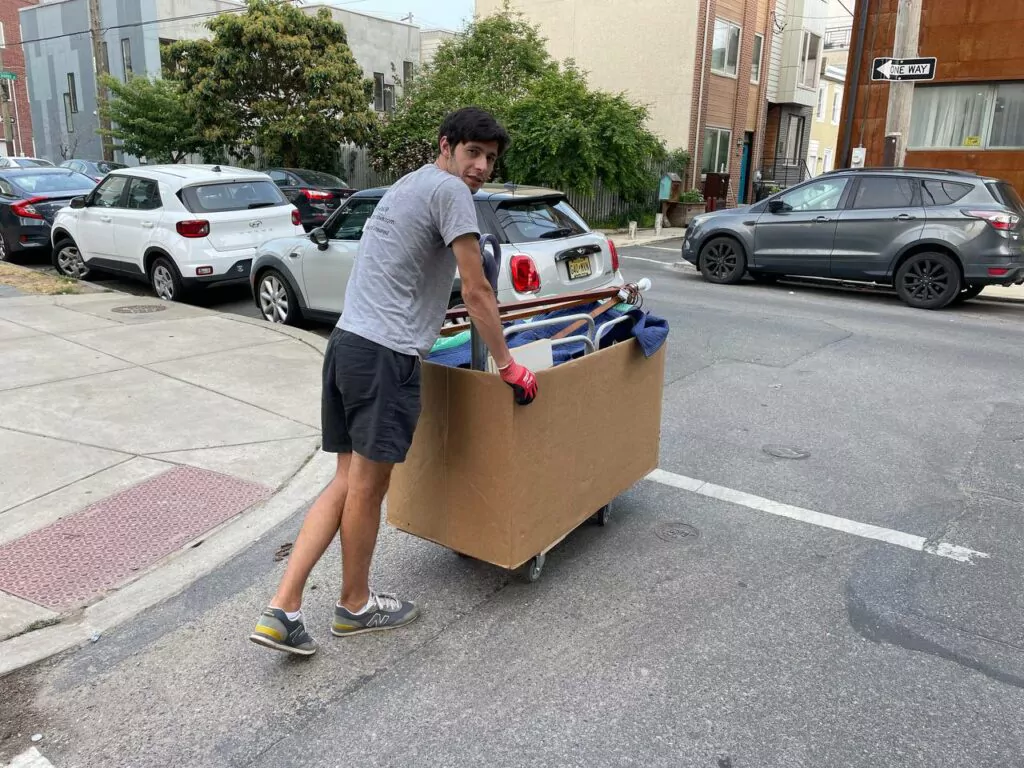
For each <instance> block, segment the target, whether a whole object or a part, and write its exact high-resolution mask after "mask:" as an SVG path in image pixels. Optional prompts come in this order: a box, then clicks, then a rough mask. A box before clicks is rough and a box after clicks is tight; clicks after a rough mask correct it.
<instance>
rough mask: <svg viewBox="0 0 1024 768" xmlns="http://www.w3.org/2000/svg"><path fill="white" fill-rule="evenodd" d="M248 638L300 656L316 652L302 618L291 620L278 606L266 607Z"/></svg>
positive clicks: (314, 643)
mask: <svg viewBox="0 0 1024 768" xmlns="http://www.w3.org/2000/svg"><path fill="white" fill-rule="evenodd" d="M249 639H250V640H252V641H253V642H254V643H256V644H257V645H262V646H264V647H266V648H273V649H274V650H275V651H285V652H287V653H296V654H298V655H300V656H312V655H313V653H315V652H316V642H315V641H314V640H313V638H312V637H310V636H309V633H308V632H306V627H305V625H303V623H302V619H301V618H300V619H296V620H295V621H291V620H290V619H289V618H288V614H286V613H285V612H284V611H282V610H281V609H280V608H269V607H268V608H266V609H265V610H264V611H263V613H262V614H260V620H259V621H258V622H257V623H256V628H255V629H254V630H253V631H252V634H251V635H249Z"/></svg>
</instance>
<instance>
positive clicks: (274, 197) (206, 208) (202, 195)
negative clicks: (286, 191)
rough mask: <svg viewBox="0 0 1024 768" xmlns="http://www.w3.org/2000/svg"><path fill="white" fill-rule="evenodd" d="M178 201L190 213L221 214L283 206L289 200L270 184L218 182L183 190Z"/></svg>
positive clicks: (265, 182) (259, 181) (270, 182)
mask: <svg viewBox="0 0 1024 768" xmlns="http://www.w3.org/2000/svg"><path fill="white" fill-rule="evenodd" d="M179 196H180V198H181V202H182V203H183V204H184V205H185V207H186V208H188V209H189V210H190V211H191V212H192V213H221V212H223V211H244V210H246V209H249V208H267V207H269V206H272V205H285V204H286V203H287V202H288V200H287V198H286V197H285V196H284V195H283V194H282V193H281V190H280V189H279V188H278V186H277V184H275V183H274V182H272V181H266V180H259V179H257V180H255V181H220V182H216V183H214V184H197V185H195V186H193V187H185V188H184V189H182V190H181V192H180V193H179Z"/></svg>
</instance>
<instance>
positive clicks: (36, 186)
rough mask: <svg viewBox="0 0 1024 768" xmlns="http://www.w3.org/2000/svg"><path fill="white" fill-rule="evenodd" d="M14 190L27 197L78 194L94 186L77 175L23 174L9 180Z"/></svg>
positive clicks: (91, 182)
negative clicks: (48, 193) (49, 193)
mask: <svg viewBox="0 0 1024 768" xmlns="http://www.w3.org/2000/svg"><path fill="white" fill-rule="evenodd" d="M11 182H12V185H13V186H14V188H15V190H18V189H20V190H21V191H22V192H24V193H27V194H28V195H39V194H44V193H47V192H80V191H82V190H83V189H89V188H90V187H92V186H94V182H93V180H92V179H90V178H87V177H85V176H80V175H79V174H77V173H25V174H18V176H17V177H15V178H13V179H11Z"/></svg>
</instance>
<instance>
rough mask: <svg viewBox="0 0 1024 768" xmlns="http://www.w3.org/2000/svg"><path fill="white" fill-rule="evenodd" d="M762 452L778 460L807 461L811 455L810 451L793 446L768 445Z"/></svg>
mask: <svg viewBox="0 0 1024 768" xmlns="http://www.w3.org/2000/svg"><path fill="white" fill-rule="evenodd" d="M761 450H762V451H764V452H765V453H767V454H768V455H769V456H774V457H775V458H777V459H806V458H807V457H808V456H810V455H811V452H810V451H805V450H803V449H801V448H794V447H793V446H791V445H766V446H764V447H763V448H762V449H761Z"/></svg>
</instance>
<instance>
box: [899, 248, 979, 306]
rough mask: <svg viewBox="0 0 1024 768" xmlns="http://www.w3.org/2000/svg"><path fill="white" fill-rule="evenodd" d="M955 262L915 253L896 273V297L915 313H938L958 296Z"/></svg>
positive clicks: (938, 254) (937, 256)
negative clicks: (919, 310)
mask: <svg viewBox="0 0 1024 768" xmlns="http://www.w3.org/2000/svg"><path fill="white" fill-rule="evenodd" d="M962 282H963V281H962V279H961V278H960V269H959V267H957V265H956V262H954V261H953V259H951V258H950V257H949V256H947V255H946V254H944V253H918V254H915V255H914V256H911V257H910V258H909V259H907V260H906V261H905V262H903V264H902V265H901V266H900V268H899V269H898V270H897V271H896V293H897V294H898V295H899V297H900V298H901V299H902V300H903V302H904V303H905V304H907V305H908V306H911V307H914V308H915V309H942V308H943V307H945V306H947V305H949V304H950V302H952V301H953V300H954V299H955V298H956V297H957V296H958V295H959V293H960V287H961V284H962Z"/></svg>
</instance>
